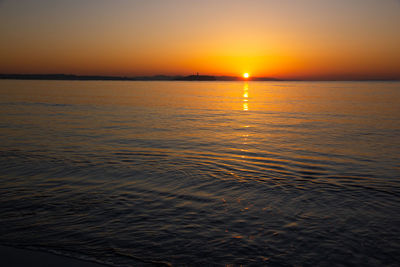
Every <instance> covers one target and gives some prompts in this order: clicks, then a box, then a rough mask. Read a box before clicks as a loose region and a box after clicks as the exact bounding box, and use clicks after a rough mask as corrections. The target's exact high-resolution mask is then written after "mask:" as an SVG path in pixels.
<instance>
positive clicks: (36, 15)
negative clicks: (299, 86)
mask: <svg viewBox="0 0 400 267" xmlns="http://www.w3.org/2000/svg"><path fill="white" fill-rule="evenodd" d="M197 72H199V73H200V74H209V75H233V76H239V75H241V74H242V73H244V72H249V73H250V75H252V76H259V77H275V78H292V79H293V78H301V79H370V78H387V79H400V0H201V1H198V0H193V1H192V0H112V1H111V0H66V1H62V0H0V73H3V74H4V73H8V74H10V73H37V74H39V73H41V74H44V73H46V74H47V73H66V74H79V75H127V76H137V75H156V74H165V75H189V74H193V73H197Z"/></svg>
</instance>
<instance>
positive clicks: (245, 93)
mask: <svg viewBox="0 0 400 267" xmlns="http://www.w3.org/2000/svg"><path fill="white" fill-rule="evenodd" d="M248 101H249V84H248V83H247V82H245V83H244V85H243V111H248V110H249V104H248Z"/></svg>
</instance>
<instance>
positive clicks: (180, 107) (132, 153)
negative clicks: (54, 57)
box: [0, 80, 400, 266]
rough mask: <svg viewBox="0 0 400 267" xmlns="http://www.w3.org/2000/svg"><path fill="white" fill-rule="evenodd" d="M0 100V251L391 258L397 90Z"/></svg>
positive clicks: (204, 261)
mask: <svg viewBox="0 0 400 267" xmlns="http://www.w3.org/2000/svg"><path fill="white" fill-rule="evenodd" d="M0 95H1V97H0V140H1V142H0V170H1V172H0V211H1V217H0V244H3V245H11V246H18V247H25V248H31V249H39V250H45V251H51V252H54V253H61V254H65V255H70V256H74V257H80V258H85V259H90V260H95V261H98V262H103V263H107V264H110V265H112V266H146V265H151V264H152V263H157V262H158V263H160V264H161V263H165V264H172V265H177V266H182V265H189V266H210V265H216V266H223V265H232V266H238V265H246V266H260V265H270V266H338V265H360V266H361V265H362V266H396V265H397V266H398V265H399V264H400V253H399V252H400V83H395V82H393V83H378V82H376V83H375V82H372V83H367V82H361V83H356V82H323V83H317V82H312V83H310V82H248V83H245V82H109V81H108V82H103V81H99V82H82V81H7V80H2V81H0Z"/></svg>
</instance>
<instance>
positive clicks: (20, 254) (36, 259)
mask: <svg viewBox="0 0 400 267" xmlns="http://www.w3.org/2000/svg"><path fill="white" fill-rule="evenodd" d="M0 258H1V262H2V263H1V266H5V267H24V266H30V267H53V266H57V267H73V266H79V267H104V266H105V265H101V264H97V263H92V262H88V261H81V260H77V259H72V258H69V257H63V256H58V255H54V254H50V253H45V252H39V251H31V250H26V249H19V248H12V247H5V246H0Z"/></svg>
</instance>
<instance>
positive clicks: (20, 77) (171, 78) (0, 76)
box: [0, 74, 399, 81]
mask: <svg viewBox="0 0 400 267" xmlns="http://www.w3.org/2000/svg"><path fill="white" fill-rule="evenodd" d="M0 79H13V80H69V81H243V80H249V81H398V80H399V79H397V78H391V77H389V78H388V77H372V78H370V77H346V78H320V79H318V78H316V79H298V78H294V79H277V78H273V77H250V78H248V79H244V78H243V77H238V76H212V75H199V74H195V75H188V76H182V75H177V76H171V75H154V76H132V77H127V76H101V75H74V74H0Z"/></svg>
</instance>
